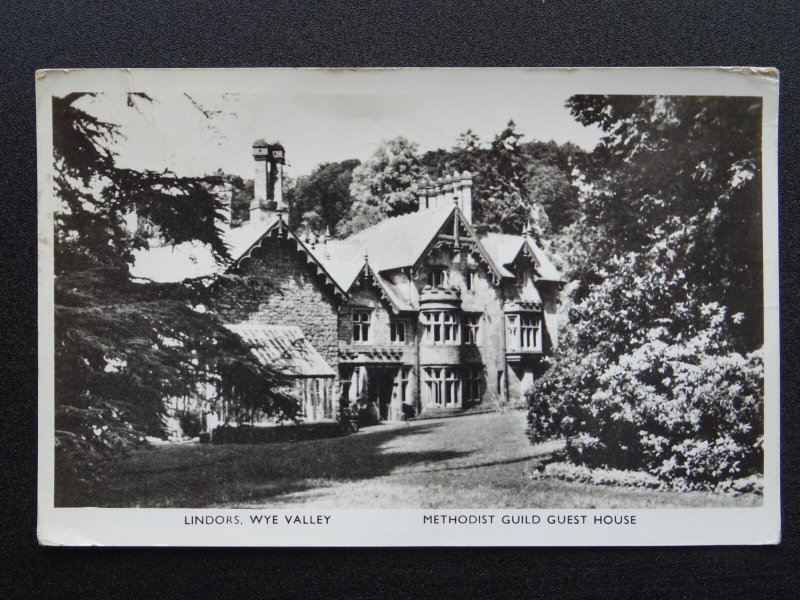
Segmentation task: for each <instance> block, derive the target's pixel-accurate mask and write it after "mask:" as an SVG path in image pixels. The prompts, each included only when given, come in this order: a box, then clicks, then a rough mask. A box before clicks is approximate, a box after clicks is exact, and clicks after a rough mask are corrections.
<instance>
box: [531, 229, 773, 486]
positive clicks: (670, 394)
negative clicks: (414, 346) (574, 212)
mask: <svg viewBox="0 0 800 600" xmlns="http://www.w3.org/2000/svg"><path fill="white" fill-rule="evenodd" d="M668 231H670V232H671V233H667V232H668ZM693 235H695V233H694V231H693V228H692V227H691V226H684V225H682V224H681V222H680V219H679V218H677V217H673V218H672V219H671V220H668V221H666V222H665V223H663V224H662V226H661V227H658V228H656V229H655V231H654V232H653V233H652V234H651V236H650V239H649V240H648V244H649V246H650V247H649V248H648V249H647V250H646V251H644V252H639V253H637V252H628V253H626V254H622V255H615V256H613V257H612V258H611V259H609V260H608V261H607V263H606V264H605V265H604V266H599V267H598V268H597V271H596V276H595V278H594V280H593V283H592V284H591V285H587V286H586V289H585V290H584V291H583V293H582V294H581V295H580V296H577V297H576V296H573V298H572V301H573V304H572V305H571V308H570V309H569V313H568V321H569V322H568V325H567V326H566V327H565V332H564V336H563V338H562V340H561V343H560V347H559V349H558V351H557V352H556V354H555V356H553V357H552V358H551V359H550V362H551V368H550V369H549V370H548V371H547V373H546V374H545V375H544V376H543V377H542V378H541V379H540V380H539V381H537V383H536V385H535V387H534V389H533V390H532V392H531V394H530V395H529V398H528V403H529V421H528V422H529V430H528V433H529V437H530V438H531V440H532V441H534V442H538V441H542V440H544V439H547V438H550V437H553V436H563V437H565V438H567V440H568V456H569V458H570V460H571V461H573V462H574V463H577V464H582V465H586V466H588V467H592V468H598V467H599V468H611V469H622V470H646V471H647V472H649V473H650V474H652V475H653V476H655V477H658V478H659V479H661V480H662V481H665V482H669V484H670V485H671V486H673V487H678V488H682V489H699V488H716V487H717V486H718V485H719V484H720V483H721V482H732V481H734V480H738V479H742V478H746V477H749V476H753V475H757V474H758V473H760V472H761V471H762V459H763V457H762V435H763V361H762V358H761V354H760V352H759V351H754V352H750V353H745V354H742V353H740V352H739V351H737V348H736V344H735V342H734V341H733V340H735V337H734V336H733V335H732V333H731V332H732V330H735V328H736V326H737V324H738V323H739V322H740V321H741V318H742V315H741V314H734V315H729V314H728V311H727V310H726V308H725V307H723V306H722V305H720V304H719V303H716V302H704V301H703V300H702V299H701V296H700V294H699V293H698V291H697V287H696V286H694V285H692V282H691V280H690V279H689V272H690V269H689V260H690V258H689V257H688V256H687V255H686V254H685V253H683V252H681V251H680V250H681V249H682V248H684V247H686V245H687V244H688V243H689V241H690V240H691V238H692V237H693Z"/></svg>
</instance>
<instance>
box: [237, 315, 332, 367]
mask: <svg viewBox="0 0 800 600" xmlns="http://www.w3.org/2000/svg"><path fill="white" fill-rule="evenodd" d="M225 327H226V328H227V329H229V330H230V331H232V332H233V333H235V334H236V335H238V336H239V337H240V338H242V340H243V341H244V342H245V343H246V344H247V345H248V346H250V349H251V351H252V352H253V354H254V355H255V357H256V358H257V359H258V361H259V362H260V363H261V364H262V365H272V366H274V367H277V368H278V369H281V370H283V371H284V372H286V373H287V374H289V375H293V376H296V377H335V376H336V372H335V371H334V370H333V369H332V368H331V367H330V365H328V363H327V362H325V359H324V358H322V355H320V353H319V352H317V349H316V348H314V346H312V345H311V342H309V341H308V340H307V339H306V337H305V336H304V335H303V332H302V331H301V329H300V328H299V327H297V326H294V325H262V324H260V323H250V322H244V323H237V324H229V325H225Z"/></svg>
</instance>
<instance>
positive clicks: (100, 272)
mask: <svg viewBox="0 0 800 600" xmlns="http://www.w3.org/2000/svg"><path fill="white" fill-rule="evenodd" d="M87 96H88V95H87V94H71V95H68V96H66V97H63V98H58V97H56V98H53V132H54V137H53V147H54V160H55V178H54V183H55V192H56V198H57V201H58V207H57V209H56V211H55V248H54V256H55V281H54V293H55V421H56V422H55V427H56V448H57V453H56V457H57V463H56V467H57V476H58V477H59V478H60V479H59V481H62V482H63V483H64V485H69V484H70V483H74V480H71V479H70V478H74V477H75V476H77V474H78V473H79V472H84V473H85V472H86V467H87V466H88V464H89V463H90V461H91V459H90V458H87V457H88V456H89V454H91V452H90V451H91V450H102V449H108V448H122V447H127V446H128V445H130V444H132V443H136V442H137V441H141V440H142V439H144V437H145V436H148V435H153V436H158V435H162V434H163V425H164V423H163V417H164V414H165V401H167V400H168V399H169V398H171V397H185V396H192V395H194V394H196V393H197V391H198V386H201V385H203V384H206V383H210V384H214V385H215V386H216V387H217V388H218V389H220V388H221V383H222V382H223V381H232V380H235V381H236V388H237V393H238V394H239V399H240V401H241V403H242V405H243V406H245V407H248V408H249V409H251V410H264V411H266V412H269V413H273V414H277V415H278V416H285V417H287V418H291V417H293V416H294V415H295V414H296V404H295V403H294V401H293V400H292V399H291V398H289V397H288V396H286V395H285V394H284V393H282V392H281V391H280V386H281V385H283V384H284V383H285V379H284V378H283V376H282V375H281V374H280V373H278V372H276V371H275V370H273V369H272V368H269V367H264V366H262V365H260V364H259V363H258V361H257V360H256V359H255V357H254V356H253V354H252V353H251V352H250V350H249V348H247V347H246V346H245V345H244V344H243V343H242V342H241V340H240V339H239V338H238V337H236V336H235V335H233V334H232V333H230V332H229V331H228V330H227V329H226V328H225V327H224V326H223V324H222V323H221V322H220V321H219V319H218V318H217V317H216V316H215V315H214V314H213V313H212V312H211V311H209V310H207V309H206V308H205V307H206V306H209V298H208V297H207V294H208V290H207V287H206V286H205V285H203V283H204V282H199V281H184V282H181V283H175V284H161V283H154V282H148V281H142V280H133V279H132V278H131V276H130V274H129V267H130V265H131V264H132V263H133V261H134V258H135V253H136V251H137V250H143V249H146V248H147V247H148V242H149V239H148V234H151V233H152V231H153V229H155V230H157V231H158V235H159V236H160V238H161V240H162V241H163V243H166V244H173V245H177V244H181V243H184V242H197V243H202V244H205V245H207V246H208V247H209V248H210V249H211V251H212V252H213V253H214V255H215V256H216V258H217V260H219V261H220V262H222V263H225V262H226V261H227V260H228V251H227V248H226V246H225V244H224V241H223V238H222V237H221V230H220V228H219V224H220V223H221V221H222V220H223V219H224V218H225V216H224V213H223V211H222V208H223V205H222V203H221V201H220V199H219V198H218V197H217V195H216V194H215V193H214V192H213V190H214V189H215V188H216V187H217V186H219V185H220V184H221V183H222V181H221V179H220V178H219V177H181V176H179V175H176V174H175V173H172V172H170V171H159V172H155V171H149V170H133V169H129V168H124V167H121V166H119V165H118V164H117V163H118V160H117V155H116V154H115V151H114V148H115V147H117V146H116V145H117V144H118V143H120V142H121V141H122V134H123V132H121V131H120V130H119V128H118V127H117V126H116V125H114V124H112V123H107V122H103V121H101V120H100V119H98V118H96V117H95V116H93V115H92V114H91V112H90V111H89V110H87V109H86V108H83V107H82V103H83V102H84V101H85V100H86V98H87ZM149 101H150V99H149V98H148V97H147V96H145V95H143V94H131V95H129V96H128V104H129V105H131V106H134V105H135V104H136V103H137V102H149ZM137 221H139V222H142V223H144V222H146V223H147V224H148V227H146V228H145V227H136V226H135V223H136V222H137Z"/></svg>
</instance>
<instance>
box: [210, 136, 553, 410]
mask: <svg viewBox="0 0 800 600" xmlns="http://www.w3.org/2000/svg"><path fill="white" fill-rule="evenodd" d="M276 148H277V149H278V150H279V154H280V156H278V157H277V158H276V156H273V155H274V153H275V152H276ZM282 152H283V150H282V147H280V146H279V145H277V144H272V145H270V144H264V143H263V142H261V141H259V142H257V143H256V144H254V147H253V155H254V158H255V161H256V178H257V179H258V180H259V185H257V186H256V187H257V190H258V193H257V194H256V195H257V198H256V199H255V200H254V202H253V205H252V206H251V219H250V223H249V224H245V225H243V226H242V228H240V229H239V230H238V232H237V231H236V230H233V231H232V238H235V239H237V240H239V241H240V242H241V247H240V249H239V252H238V253H237V255H236V256H235V259H236V262H235V265H234V267H233V269H231V272H232V273H233V274H236V275H239V277H234V278H232V279H233V280H234V281H233V282H232V283H230V282H229V281H228V280H229V279H230V278H225V279H224V280H221V281H220V282H218V285H217V289H216V290H215V291H216V304H217V306H216V308H217V310H218V311H219V312H220V314H221V315H222V317H223V319H224V320H226V321H227V322H229V323H241V322H251V323H259V324H261V325H271V326H276V325H295V326H298V327H299V328H300V329H301V330H302V332H303V334H304V336H305V338H306V339H307V340H308V341H309V342H310V343H311V344H312V345H313V347H314V348H315V349H316V350H317V352H319V353H320V355H321V356H322V357H323V358H324V360H325V361H326V362H327V363H328V364H329V365H330V367H331V368H332V369H333V370H334V372H335V373H336V374H337V377H336V381H335V383H334V385H333V395H334V396H335V398H336V400H338V402H341V403H347V404H350V405H351V408H352V409H353V410H354V411H358V412H360V413H361V416H362V417H364V418H365V419H366V420H370V419H373V420H376V421H377V420H394V419H400V418H402V417H403V416H408V415H409V414H417V415H418V414H442V413H455V412H461V411H464V410H469V409H474V408H481V407H492V406H498V405H501V404H505V403H519V402H521V401H523V399H524V396H525V393H526V391H527V390H528V389H529V388H530V386H531V385H532V384H533V381H534V380H535V378H536V377H537V376H538V375H539V374H540V373H541V371H542V361H541V358H542V356H543V355H544V354H546V353H547V352H549V351H551V350H552V348H554V347H555V345H556V344H557V343H558V332H557V327H558V320H557V295H558V289H559V286H560V275H558V272H557V271H556V270H555V268H554V267H553V266H552V264H551V263H550V261H549V259H547V257H546V256H545V255H544V253H543V252H542V251H541V249H540V248H539V247H538V246H537V245H536V243H535V242H534V241H533V240H532V239H531V238H530V237H529V235H527V234H526V235H523V236H518V235H517V236H514V235H504V234H486V235H484V236H479V235H478V234H477V233H476V232H475V231H474V230H473V228H472V224H471V214H472V195H471V194H472V176H471V175H470V174H469V173H466V172H465V173H461V174H459V173H453V174H452V175H450V176H447V177H446V178H444V179H441V180H439V181H437V182H436V184H435V185H433V186H431V187H426V188H423V189H422V190H421V191H420V198H419V209H418V211H417V212H415V213H410V214H406V215H402V216H398V217H392V218H389V219H386V220H384V221H382V222H380V223H378V224H376V225H374V226H373V227H370V228H367V229H365V230H363V231H361V232H359V233H357V234H355V235H353V236H351V237H350V238H347V239H344V240H334V239H330V238H329V236H328V235H327V234H323V235H319V234H314V233H311V234H309V233H308V232H291V231H289V230H288V226H287V224H286V222H285V218H284V215H285V212H286V207H285V206H284V204H283V198H282V195H281V194H280V191H279V188H280V185H281V182H282V178H281V170H280V167H281V165H282V164H283V163H282V157H283V154H282ZM273 163H274V164H273ZM270 186H272V187H270ZM270 190H274V191H273V192H272V193H270ZM248 227H249V228H250V229H249V230H248V229H247V228H248ZM251 233H252V234H255V235H254V237H251ZM259 236H260V237H259ZM223 281H224V283H223ZM311 412H312V413H314V411H311ZM323 412H325V411H323ZM328 414H329V411H328V412H327V413H326V416H327V415H328ZM309 417H310V418H314V417H315V414H311V415H309ZM317 418H318V417H317Z"/></svg>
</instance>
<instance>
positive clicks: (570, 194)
mask: <svg viewBox="0 0 800 600" xmlns="http://www.w3.org/2000/svg"><path fill="white" fill-rule="evenodd" d="M523 137H524V136H523V135H522V134H521V133H519V132H518V131H517V128H516V124H515V123H514V122H513V121H509V122H508V125H507V126H506V127H505V129H503V131H501V132H500V133H499V134H497V135H496V136H495V137H494V139H493V140H492V141H491V142H490V143H489V144H486V145H485V144H483V143H482V142H481V140H480V138H479V137H478V136H477V135H476V134H475V133H474V132H473V131H472V130H467V131H466V132H464V133H462V134H461V135H460V136H459V138H458V141H457V142H456V145H455V146H454V147H453V148H452V149H451V150H442V149H440V150H434V151H431V152H427V153H425V154H424V155H423V156H422V159H421V162H422V164H423V166H424V168H425V170H426V171H427V173H428V175H429V176H430V177H431V178H436V177H439V176H441V175H442V174H446V173H452V172H453V170H457V171H459V172H461V171H464V170H467V171H469V172H470V173H472V175H473V185H474V188H473V210H474V213H473V220H474V224H475V227H476V228H477V229H478V230H479V231H481V232H485V231H498V232H504V233H520V232H521V231H522V229H523V228H524V227H525V226H526V224H527V223H528V222H530V223H531V225H532V227H533V230H534V234H535V235H537V236H538V237H540V238H544V239H546V238H548V237H549V236H550V235H551V234H552V233H557V232H559V231H560V230H561V229H562V228H564V227H566V226H567V225H569V224H570V223H571V222H573V221H574V220H575V218H576V207H577V189H576V188H575V187H574V186H573V178H572V171H573V168H574V165H575V163H576V161H577V157H578V156H580V155H581V154H582V153H583V151H582V150H581V149H580V148H578V147H577V146H574V145H572V144H564V145H559V144H556V143H555V142H552V141H551V142H538V141H530V142H523V141H522V138H523Z"/></svg>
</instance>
